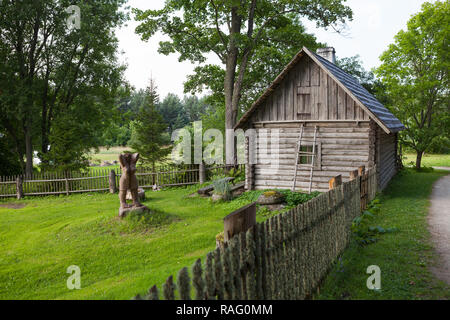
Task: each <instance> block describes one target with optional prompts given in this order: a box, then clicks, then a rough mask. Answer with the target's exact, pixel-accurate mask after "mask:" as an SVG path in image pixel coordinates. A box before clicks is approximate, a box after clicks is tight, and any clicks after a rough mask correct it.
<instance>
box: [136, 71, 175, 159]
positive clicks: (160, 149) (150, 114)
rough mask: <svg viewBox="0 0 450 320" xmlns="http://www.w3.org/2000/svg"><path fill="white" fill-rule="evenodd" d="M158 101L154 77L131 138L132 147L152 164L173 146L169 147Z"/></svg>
mask: <svg viewBox="0 0 450 320" xmlns="http://www.w3.org/2000/svg"><path fill="white" fill-rule="evenodd" d="M157 101H158V95H157V92H156V85H155V83H154V80H153V79H152V80H150V85H149V87H148V89H147V98H146V103H145V105H143V106H142V108H141V109H140V111H139V114H138V116H137V119H136V121H134V122H133V124H132V136H131V139H130V146H131V148H133V149H134V150H136V151H137V152H138V153H140V155H141V157H142V160H143V162H144V163H150V164H152V165H154V164H155V163H156V162H157V161H160V160H162V159H164V158H165V157H166V156H167V155H168V154H169V153H170V152H171V148H169V147H167V144H168V143H169V141H167V140H166V139H167V136H165V135H164V133H165V130H166V124H165V123H164V120H163V118H162V116H161V114H160V113H159V112H158V110H157V109H156V103H157Z"/></svg>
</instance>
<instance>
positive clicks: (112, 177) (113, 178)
mask: <svg viewBox="0 0 450 320" xmlns="http://www.w3.org/2000/svg"><path fill="white" fill-rule="evenodd" d="M116 192H117V186H116V172H115V171H114V170H111V172H110V173H109V193H116Z"/></svg>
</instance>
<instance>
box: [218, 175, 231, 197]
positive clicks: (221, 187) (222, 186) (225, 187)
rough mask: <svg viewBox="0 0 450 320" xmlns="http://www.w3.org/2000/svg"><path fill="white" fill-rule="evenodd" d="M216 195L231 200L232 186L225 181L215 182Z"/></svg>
mask: <svg viewBox="0 0 450 320" xmlns="http://www.w3.org/2000/svg"><path fill="white" fill-rule="evenodd" d="M213 186H214V191H213V193H214V194H217V195H220V196H223V198H224V200H231V198H232V195H231V187H230V184H229V183H228V182H227V181H226V180H224V179H218V180H214V181H213Z"/></svg>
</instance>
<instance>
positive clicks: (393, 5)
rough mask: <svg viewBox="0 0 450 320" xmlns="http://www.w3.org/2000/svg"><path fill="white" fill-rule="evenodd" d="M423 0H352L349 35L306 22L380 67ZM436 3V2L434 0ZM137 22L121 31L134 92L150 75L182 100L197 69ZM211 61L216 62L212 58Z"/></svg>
mask: <svg viewBox="0 0 450 320" xmlns="http://www.w3.org/2000/svg"><path fill="white" fill-rule="evenodd" d="M164 2H165V1H164V0H151V1H149V0H130V1H129V2H128V4H129V5H130V6H131V7H135V8H139V9H160V8H162V7H163V6H164ZM424 2H426V1H424V0H347V4H348V5H349V6H350V7H351V8H352V9H353V14H354V19H353V21H352V22H350V23H349V24H348V30H347V35H346V36H345V37H344V36H342V35H339V34H336V33H333V32H332V31H326V30H323V29H317V28H316V27H315V23H314V22H309V21H305V22H304V23H305V25H306V27H307V31H308V32H309V33H313V34H314V35H316V37H317V39H318V41H320V42H324V43H327V44H328V45H330V46H333V47H335V48H336V54H337V56H338V57H339V58H343V57H350V56H354V55H357V54H359V55H360V56H361V59H362V61H363V63H364V67H365V68H366V69H371V68H373V67H376V66H378V65H379V63H380V61H379V56H380V55H381V53H382V52H383V51H384V50H386V48H387V46H388V45H389V44H390V43H392V42H393V38H394V36H395V34H397V33H398V31H400V30H401V29H405V28H406V23H407V21H408V20H409V18H410V17H411V15H412V14H414V13H416V12H418V11H420V8H421V5H422V4H423V3H424ZM431 2H434V0H432V1H431ZM136 26H137V23H136V22H134V21H130V22H129V23H128V25H127V26H126V27H123V28H122V29H121V30H119V31H118V33H117V36H118V38H119V41H120V48H121V50H123V51H124V54H123V55H122V57H121V59H122V61H123V62H125V63H126V64H127V65H128V69H127V71H126V78H127V80H128V81H129V82H130V83H131V85H133V86H134V87H135V88H137V89H139V88H145V87H146V86H147V84H148V80H149V78H150V75H152V76H153V78H154V79H155V80H156V82H157V85H158V89H159V94H160V96H161V97H165V96H166V95H167V94H168V93H175V94H178V95H180V96H182V95H183V82H184V81H185V80H186V76H187V75H189V74H191V73H192V71H193V69H194V68H195V65H193V64H191V63H189V62H179V61H178V55H177V54H172V55H170V56H165V55H161V54H159V53H158V51H157V50H158V43H159V42H160V41H161V40H164V37H163V36H162V35H156V36H155V37H153V38H152V39H150V41H148V42H144V41H142V40H141V39H140V37H139V36H138V35H136V34H135V32H134V30H135V28H136ZM211 59H212V60H211V62H214V59H213V58H211Z"/></svg>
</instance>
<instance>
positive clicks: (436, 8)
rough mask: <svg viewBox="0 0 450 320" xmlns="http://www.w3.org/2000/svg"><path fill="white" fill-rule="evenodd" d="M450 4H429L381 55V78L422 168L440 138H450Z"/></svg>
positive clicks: (406, 141)
mask: <svg viewBox="0 0 450 320" xmlns="http://www.w3.org/2000/svg"><path fill="white" fill-rule="evenodd" d="M449 26H450V2H449V1H436V2H434V3H428V2H427V3H424V4H423V6H422V11H421V12H419V13H417V14H415V15H414V16H412V18H411V19H410V20H409V21H408V24H407V29H406V30H402V31H400V32H399V33H398V34H397V35H396V36H395V42H394V44H391V45H390V46H389V48H388V50H387V51H385V52H384V53H383V55H382V56H381V61H382V65H381V66H380V67H379V68H378V70H377V74H378V75H379V76H380V77H381V79H382V81H383V83H384V84H385V86H386V92H387V94H388V96H389V97H390V99H391V100H392V104H391V105H390V108H391V109H392V110H393V111H394V113H395V114H396V115H397V116H398V117H399V119H400V120H401V121H402V122H403V124H404V125H405V126H406V130H405V131H404V132H403V133H402V134H401V142H402V143H403V144H404V145H406V146H408V147H410V148H412V149H413V150H415V151H416V153H417V159H416V167H417V168H420V167H421V162H422V156H423V154H424V152H425V151H427V150H428V149H429V148H430V146H431V145H432V143H433V142H434V141H436V139H437V138H438V137H439V136H444V137H449V131H450V112H449V111H450V100H449V69H450V51H449V50H448V46H449V41H450V40H449V39H450V27H449Z"/></svg>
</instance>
